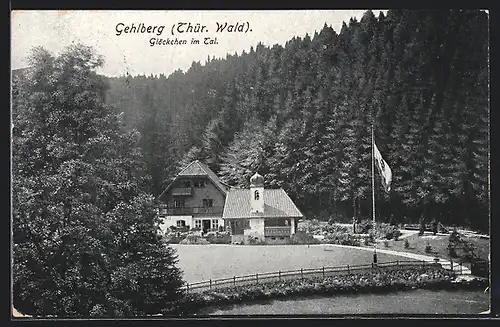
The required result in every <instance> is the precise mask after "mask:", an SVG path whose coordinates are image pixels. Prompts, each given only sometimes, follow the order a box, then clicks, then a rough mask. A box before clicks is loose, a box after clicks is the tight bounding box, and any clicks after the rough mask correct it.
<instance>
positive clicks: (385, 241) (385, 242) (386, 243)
mask: <svg viewBox="0 0 500 327" xmlns="http://www.w3.org/2000/svg"><path fill="white" fill-rule="evenodd" d="M384 246H385V247H386V248H388V247H389V241H388V240H384Z"/></svg>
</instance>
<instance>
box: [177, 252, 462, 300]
mask: <svg viewBox="0 0 500 327" xmlns="http://www.w3.org/2000/svg"><path fill="white" fill-rule="evenodd" d="M425 266H436V267H442V266H441V264H439V263H436V262H435V261H415V260H413V261H399V260H398V261H390V262H383V263H382V262H380V263H377V264H374V263H372V264H366V265H354V266H353V265H345V266H337V267H321V268H307V269H298V270H286V271H276V272H269V273H256V274H252V275H245V276H233V277H229V278H220V279H210V280H206V281H202V282H196V283H187V284H186V285H185V290H186V291H188V292H191V291H204V290H210V289H220V288H225V287H231V286H241V285H252V284H259V283H261V282H264V281H275V280H285V279H298V278H308V277H309V278H312V277H322V278H326V277H329V276H338V275H346V274H347V275H348V274H351V273H354V272H360V271H367V270H372V269H380V268H393V269H400V268H407V267H425ZM454 268H455V270H456V271H457V273H461V270H462V264H459V265H455V266H454V265H453V264H452V265H451V270H452V271H453V270H454Z"/></svg>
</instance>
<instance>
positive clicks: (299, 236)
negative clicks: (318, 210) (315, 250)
mask: <svg viewBox="0 0 500 327" xmlns="http://www.w3.org/2000/svg"><path fill="white" fill-rule="evenodd" d="M319 243H321V242H320V241H319V240H317V239H315V238H314V237H313V236H312V235H311V234H308V233H305V232H303V231H297V232H296V233H295V234H293V235H292V236H291V237H290V244H319Z"/></svg>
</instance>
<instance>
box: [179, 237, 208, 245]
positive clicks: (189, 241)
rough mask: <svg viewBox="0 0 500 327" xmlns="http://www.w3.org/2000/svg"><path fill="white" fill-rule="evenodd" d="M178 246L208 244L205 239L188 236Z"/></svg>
mask: <svg viewBox="0 0 500 327" xmlns="http://www.w3.org/2000/svg"><path fill="white" fill-rule="evenodd" d="M179 244H210V243H209V242H208V241H207V240H206V239H204V238H203V237H201V236H197V235H188V236H187V237H186V238H185V239H183V240H182V241H180V242H179Z"/></svg>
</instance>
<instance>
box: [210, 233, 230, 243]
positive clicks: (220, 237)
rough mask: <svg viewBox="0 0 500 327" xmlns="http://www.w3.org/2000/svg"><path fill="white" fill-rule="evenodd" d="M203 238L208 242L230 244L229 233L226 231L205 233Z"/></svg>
mask: <svg viewBox="0 0 500 327" xmlns="http://www.w3.org/2000/svg"><path fill="white" fill-rule="evenodd" d="M205 239H206V240H207V241H208V242H209V243H210V244H231V235H229V234H228V233H212V234H210V235H207V236H206V237H205Z"/></svg>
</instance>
